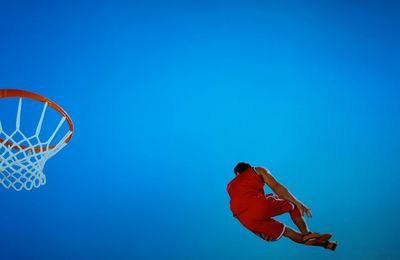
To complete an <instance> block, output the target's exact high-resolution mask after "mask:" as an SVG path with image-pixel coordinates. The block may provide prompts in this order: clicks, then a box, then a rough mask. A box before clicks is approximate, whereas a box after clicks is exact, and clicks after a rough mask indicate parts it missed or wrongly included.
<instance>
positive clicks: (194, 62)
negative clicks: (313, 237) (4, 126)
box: [0, 1, 400, 260]
mask: <svg viewBox="0 0 400 260" xmlns="http://www.w3.org/2000/svg"><path fill="white" fill-rule="evenodd" d="M10 2H11V1H1V4H0V35H1V41H0V87H1V88H22V89H26V90H30V91H34V92H38V93H41V94H44V95H46V96H47V97H49V98H51V99H53V100H55V101H57V102H58V103H59V104H60V105H62V106H63V107H64V108H65V109H66V110H67V111H68V113H69V114H70V115H71V117H72V118H73V120H74V123H75V127H76V132H75V135H74V137H73V139H72V141H71V143H70V144H69V145H68V146H67V147H66V148H65V149H64V150H63V151H61V152H60V153H59V154H58V155H57V156H56V157H54V158H52V159H51V160H50V161H49V162H48V164H47V165H46V168H45V172H46V175H47V181H48V182H47V184H46V185H45V186H44V187H42V188H40V189H36V190H34V191H31V192H19V193H17V192H14V191H12V190H4V189H2V191H1V214H0V223H1V229H0V232H1V236H0V244H1V259H189V258H190V259H325V260H328V259H396V258H397V259H398V258H400V249H399V241H398V233H399V231H400V230H399V227H398V220H399V218H400V206H399V203H398V199H399V195H400V192H399V186H398V183H399V172H400V166H399V158H400V141H399V140H400V139H399V135H400V134H399V133H400V117H399V109H400V104H399V100H400V90H399V83H400V82H399V72H400V62H399V61H400V49H399V44H400V37H399V30H398V29H399V24H400V18H399V12H400V5H399V4H398V2H396V1H330V2H329V1H315V2H310V1H265V2H263V1H253V2H250V1H226V2H221V1H196V2H194V1H185V2H179V1H165V2H155V1H151V2H150V1H137V2H134V1H110V2H105V1H95V2H82V1H64V2H62V1H45V2H37V1H26V2H21V1H12V3H10ZM0 113H1V111H0ZM10 120H13V118H10ZM238 161H248V162H250V163H252V164H254V165H262V166H265V167H268V168H269V169H270V170H271V172H272V173H273V174H274V175H275V177H276V178H277V179H278V180H279V181H280V182H281V183H283V184H284V185H286V186H287V187H288V188H289V190H290V191H291V192H292V193H293V194H294V195H295V196H297V197H298V198H299V199H300V200H302V201H303V202H304V203H305V204H307V205H308V206H309V207H311V208H312V210H313V213H314V218H312V219H310V220H309V226H310V228H311V229H312V230H316V231H321V232H332V233H334V234H335V237H334V238H335V239H337V240H339V242H340V246H339V247H338V250H337V251H336V252H329V251H326V250H323V249H320V248H310V247H304V246H301V245H297V244H294V243H292V242H291V241H289V240H288V239H285V238H283V239H281V240H280V241H279V242H275V243H266V242H264V241H262V240H261V239H259V238H257V237H256V236H254V235H253V234H251V233H250V232H248V231H247V230H245V229H244V228H243V227H242V226H241V225H240V224H239V223H238V222H237V221H236V220H235V219H234V218H233V217H232V215H231V213H230V211H229V205H228V203H229V198H228V195H227V193H226V190H225V188H226V184H227V183H228V182H229V181H230V180H231V178H233V177H234V175H233V172H232V168H233V167H234V165H235V164H236V163H237V162H238ZM281 220H282V221H285V222H286V223H288V224H289V225H291V226H293V225H292V224H290V222H289V218H288V217H287V216H285V217H283V218H281Z"/></svg>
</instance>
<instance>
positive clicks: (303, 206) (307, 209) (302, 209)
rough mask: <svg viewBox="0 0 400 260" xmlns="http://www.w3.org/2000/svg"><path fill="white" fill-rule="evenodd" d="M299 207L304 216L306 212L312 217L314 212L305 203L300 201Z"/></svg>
mask: <svg viewBox="0 0 400 260" xmlns="http://www.w3.org/2000/svg"><path fill="white" fill-rule="evenodd" d="M296 206H297V208H298V209H299V210H300V213H301V215H302V216H304V214H306V215H307V217H309V218H312V213H311V209H310V208H308V207H307V206H306V205H304V204H303V203H301V202H300V203H298V204H297V205H296Z"/></svg>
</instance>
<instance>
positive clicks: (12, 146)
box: [0, 89, 74, 191]
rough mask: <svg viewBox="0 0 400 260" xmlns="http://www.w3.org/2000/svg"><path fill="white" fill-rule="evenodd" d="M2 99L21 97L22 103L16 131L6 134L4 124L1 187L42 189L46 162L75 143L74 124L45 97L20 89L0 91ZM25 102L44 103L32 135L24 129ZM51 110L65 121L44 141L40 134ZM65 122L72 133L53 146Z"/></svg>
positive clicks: (0, 148)
mask: <svg viewBox="0 0 400 260" xmlns="http://www.w3.org/2000/svg"><path fill="white" fill-rule="evenodd" d="M2 98H19V102H18V110H17V116H16V121H15V130H14V131H13V132H11V133H6V132H5V130H4V129H3V127H2V124H1V121H0V184H2V185H3V186H4V187H5V188H7V189H9V188H13V189H15V190H16V191H20V190H22V189H25V190H31V189H32V188H38V187H40V186H42V185H44V184H46V176H45V175H44V173H43V168H44V166H45V163H46V162H47V160H48V159H50V158H51V157H52V156H54V155H55V154H56V153H58V152H59V151H60V150H61V149H62V148H63V147H64V146H65V145H67V143H68V142H69V141H70V140H71V137H72V134H73V132H74V125H73V123H72V120H71V118H70V117H69V116H68V114H67V113H66V112H65V111H64V110H63V109H62V108H61V107H60V106H59V105H57V104H56V103H55V102H53V101H51V100H50V99H47V98H46V97H44V96H42V95H39V94H35V93H32V92H29V91H24V90H17V89H0V99H2ZM23 99H33V100H36V101H39V102H42V103H43V104H44V105H43V109H42V113H41V116H40V119H39V122H38V124H37V126H36V131H35V133H34V134H33V135H31V136H28V135H26V134H24V133H23V132H22V130H21V128H20V121H21V111H22V103H23V102H22V101H23ZM48 107H50V108H52V109H54V110H55V111H57V112H58V113H59V114H60V115H61V119H60V121H59V122H58V125H57V127H56V128H55V130H54V131H53V132H52V134H51V136H50V137H49V138H48V139H47V140H46V141H42V140H41V139H40V136H39V135H40V132H41V130H42V124H43V119H44V117H45V114H46V110H47V108H48ZM65 121H67V123H68V130H67V131H66V133H65V134H64V135H62V134H61V136H62V138H60V140H59V141H58V142H56V143H54V144H53V142H54V137H55V136H56V135H57V134H58V132H59V130H60V128H61V126H62V125H63V124H64V122H65Z"/></svg>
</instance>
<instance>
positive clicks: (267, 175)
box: [255, 167, 312, 217]
mask: <svg viewBox="0 0 400 260" xmlns="http://www.w3.org/2000/svg"><path fill="white" fill-rule="evenodd" d="M255 170H256V173H257V174H258V175H260V176H261V177H262V178H263V180H264V182H265V183H266V184H267V185H268V186H269V187H270V188H271V189H272V190H273V191H274V192H275V193H276V194H277V195H278V196H279V197H281V198H282V199H285V200H287V201H290V202H292V203H293V204H295V205H296V206H297V207H298V208H299V209H300V211H301V213H302V215H303V213H306V214H307V216H309V217H311V216H312V215H311V211H310V209H309V208H307V207H306V206H305V205H304V204H303V203H301V202H300V201H299V200H298V199H297V198H296V197H295V196H293V195H292V194H291V193H290V192H289V190H288V189H287V188H286V187H285V186H283V185H282V184H280V183H279V182H278V181H277V180H276V179H275V178H274V176H272V174H271V172H270V171H269V170H268V169H265V168H263V167H255Z"/></svg>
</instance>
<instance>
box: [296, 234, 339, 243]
mask: <svg viewBox="0 0 400 260" xmlns="http://www.w3.org/2000/svg"><path fill="white" fill-rule="evenodd" d="M331 237H332V234H329V233H327V234H319V233H315V232H308V234H305V235H303V242H304V243H305V244H308V242H310V241H313V240H318V242H320V243H323V242H326V241H328V240H329V239H330V238H331ZM314 242H315V241H314Z"/></svg>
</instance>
